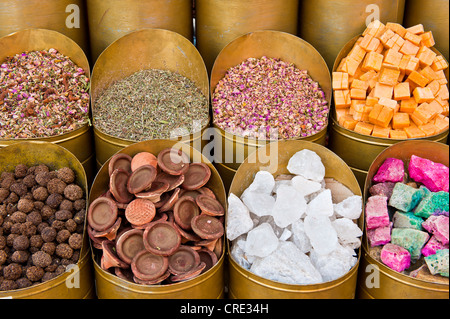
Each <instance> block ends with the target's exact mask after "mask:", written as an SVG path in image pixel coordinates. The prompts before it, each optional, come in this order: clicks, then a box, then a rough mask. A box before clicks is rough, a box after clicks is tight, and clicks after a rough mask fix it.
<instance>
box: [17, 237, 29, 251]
mask: <svg viewBox="0 0 450 319" xmlns="http://www.w3.org/2000/svg"><path fill="white" fill-rule="evenodd" d="M28 247H30V240H29V239H28V237H27V236H25V235H19V236H17V237H16V238H14V241H13V248H14V249H15V250H26V249H28Z"/></svg>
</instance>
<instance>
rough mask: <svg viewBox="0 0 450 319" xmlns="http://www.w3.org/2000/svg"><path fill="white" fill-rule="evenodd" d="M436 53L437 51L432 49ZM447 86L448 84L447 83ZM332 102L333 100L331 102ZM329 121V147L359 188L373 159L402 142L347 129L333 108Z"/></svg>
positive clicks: (443, 140)
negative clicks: (348, 168)
mask: <svg viewBox="0 0 450 319" xmlns="http://www.w3.org/2000/svg"><path fill="white" fill-rule="evenodd" d="M358 37H359V36H356V37H354V38H353V39H352V40H350V41H349V42H348V43H347V44H346V45H345V46H344V47H343V49H342V50H341V52H340V53H339V55H338V56H337V58H336V61H335V63H334V66H333V70H336V69H337V68H338V66H339V63H340V61H341V60H342V59H343V58H344V57H346V56H347V55H348V53H349V52H350V50H351V49H352V48H353V46H354V44H355V43H356V41H357V39H358ZM434 51H435V52H436V53H439V52H438V51H437V50H435V49H434ZM439 54H440V53H439ZM445 75H446V77H447V79H448V78H449V70H448V69H447V70H445ZM447 86H448V84H447ZM333 103H334V102H333ZM330 121H331V123H330V130H329V148H330V149H331V150H332V151H333V152H335V153H336V154H337V155H338V156H340V157H341V158H342V159H343V160H344V161H345V162H346V163H347V165H348V166H350V168H351V169H352V171H353V173H354V174H355V176H356V178H357V179H358V181H359V184H360V186H361V188H364V183H365V180H366V176H367V172H368V170H369V167H370V165H371V164H372V162H373V160H374V159H375V158H376V157H377V156H378V155H379V154H380V153H381V152H382V151H383V150H385V149H386V148H388V147H390V146H392V145H394V144H396V143H399V142H402V140H396V139H390V138H380V137H373V136H368V135H364V134H360V133H357V132H354V131H352V130H348V129H346V128H344V127H342V126H340V125H339V123H338V121H337V119H336V112H335V108H334V107H333V108H332V111H331V120H330ZM447 138H448V130H447V131H446V132H442V133H440V134H438V135H434V136H430V137H427V138H422V139H419V140H429V141H435V142H440V143H444V144H445V143H446V142H447Z"/></svg>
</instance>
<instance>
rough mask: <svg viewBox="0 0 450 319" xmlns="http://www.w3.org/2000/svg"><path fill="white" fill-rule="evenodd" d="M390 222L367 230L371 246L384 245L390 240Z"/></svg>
mask: <svg viewBox="0 0 450 319" xmlns="http://www.w3.org/2000/svg"><path fill="white" fill-rule="evenodd" d="M391 229H392V223H390V225H388V226H384V227H378V228H375V229H368V230H367V238H368V239H369V242H370V245H371V246H372V247H375V246H381V245H385V244H387V243H390V242H391Z"/></svg>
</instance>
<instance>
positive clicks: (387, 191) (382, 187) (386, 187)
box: [369, 182, 395, 200]
mask: <svg viewBox="0 0 450 319" xmlns="http://www.w3.org/2000/svg"><path fill="white" fill-rule="evenodd" d="M394 187H395V183H392V182H386V183H378V184H375V185H373V186H372V187H370V189H369V192H370V194H371V195H372V196H375V195H378V196H386V197H387V198H388V200H389V198H391V196H392V191H393V190H394Z"/></svg>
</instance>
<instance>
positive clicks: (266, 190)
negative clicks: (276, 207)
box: [248, 171, 275, 195]
mask: <svg viewBox="0 0 450 319" xmlns="http://www.w3.org/2000/svg"><path fill="white" fill-rule="evenodd" d="M274 187H275V178H274V177H273V175H272V174H271V173H269V172H266V171H259V172H258V173H256V175H255V179H254V180H253V183H252V184H251V185H250V186H249V188H248V190H249V191H252V192H255V193H262V194H267V195H270V194H272V191H273V188H274Z"/></svg>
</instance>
